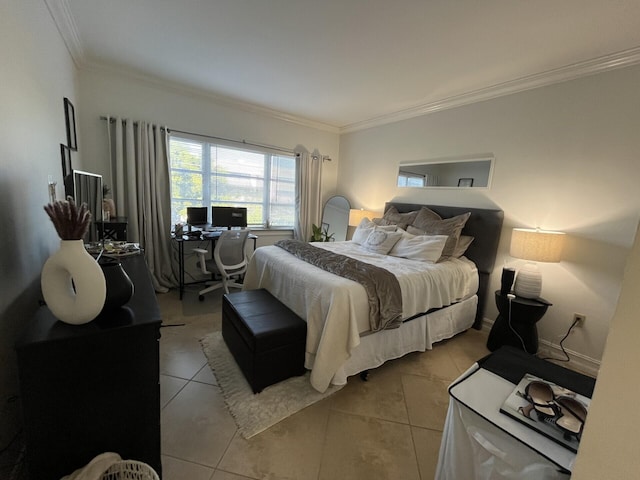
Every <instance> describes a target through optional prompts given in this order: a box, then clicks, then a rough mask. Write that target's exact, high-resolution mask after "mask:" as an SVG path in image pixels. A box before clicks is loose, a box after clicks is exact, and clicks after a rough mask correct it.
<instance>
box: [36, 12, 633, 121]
mask: <svg viewBox="0 0 640 480" xmlns="http://www.w3.org/2000/svg"><path fill="white" fill-rule="evenodd" d="M45 2H46V3H47V5H48V6H49V9H50V11H51V13H52V15H53V17H54V20H55V21H56V23H57V24H58V27H59V29H60V31H61V33H62V36H63V38H64V40H65V43H66V44H67V47H68V48H69V51H70V52H71V55H72V56H73V58H74V60H75V61H76V63H77V64H78V66H79V67H80V68H108V69H115V70H119V71H127V72H130V73H132V74H135V75H137V76H142V77H146V78H151V79H154V81H161V82H166V83H168V84H171V85H174V86H175V85H178V86H180V87H182V88H186V89H189V90H193V91H198V92H202V93H205V94H207V95H211V96H214V97H216V98H218V99H222V100H224V101H227V102H229V101H230V102H234V103H236V102H237V103H238V104H239V105H244V106H245V107H252V108H256V109H259V110H262V111H267V112H269V113H273V114H276V115H281V116H284V117H289V118H290V119H292V120H294V121H302V122H307V123H309V122H310V123H314V124H316V125H317V126H321V127H326V128H329V129H336V130H338V131H349V130H355V129H358V128H364V127H366V126H371V125H374V124H380V123H385V122H388V121H394V120H397V119H400V118H407V117H410V116H414V115H417V114H422V113H426V112H428V111H434V110H438V109H442V108H446V107H448V106H455V105H457V104H464V103H469V102H472V101H477V100H481V99H486V98H491V97H495V96H498V95H503V94H505V93H512V92H515V91H520V90H523V89H526V88H533V87H536V86H541V85H544V84H549V83H553V82H556V81H561V80H566V79H569V78H575V77H577V76H580V75H585V74H589V73H596V72H598V71H603V70H606V69H609V68H618V67H620V66H625V65H630V64H636V63H640V28H639V27H640V2H639V1H638V0H563V1H558V0H536V1H526V0H482V1H480V0H183V1H176V0H134V1H131V0H108V1H105V0H45Z"/></svg>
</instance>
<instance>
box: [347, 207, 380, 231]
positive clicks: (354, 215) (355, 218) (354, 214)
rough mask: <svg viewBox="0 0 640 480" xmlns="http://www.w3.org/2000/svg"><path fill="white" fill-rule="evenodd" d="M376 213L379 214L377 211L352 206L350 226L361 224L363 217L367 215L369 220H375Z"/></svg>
mask: <svg viewBox="0 0 640 480" xmlns="http://www.w3.org/2000/svg"><path fill="white" fill-rule="evenodd" d="M376 215H377V214H376V213H375V212H371V211H369V210H364V209H362V208H360V209H357V208H352V209H351V210H349V226H350V227H357V226H358V225H360V222H361V221H362V219H363V218H365V217H366V218H368V219H369V220H373V218H374V217H375V216H376Z"/></svg>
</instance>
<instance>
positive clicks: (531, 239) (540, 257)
mask: <svg viewBox="0 0 640 480" xmlns="http://www.w3.org/2000/svg"><path fill="white" fill-rule="evenodd" d="M564 238H565V234H564V233H563V232H552V231H548V230H538V229H536V230H534V229H528V228H514V229H513V233H512V235H511V248H510V252H509V253H510V255H511V256H512V257H515V258H522V259H524V260H529V261H528V262H527V263H526V264H525V265H524V266H523V267H522V268H521V269H520V270H519V271H518V273H517V275H516V280H515V283H514V286H513V291H514V293H515V294H516V295H517V296H519V297H524V298H538V297H539V296H540V293H541V291H542V275H541V274H540V270H539V269H538V266H537V265H536V263H535V262H548V263H557V262H559V261H560V259H561V257H562V246H563V244H564Z"/></svg>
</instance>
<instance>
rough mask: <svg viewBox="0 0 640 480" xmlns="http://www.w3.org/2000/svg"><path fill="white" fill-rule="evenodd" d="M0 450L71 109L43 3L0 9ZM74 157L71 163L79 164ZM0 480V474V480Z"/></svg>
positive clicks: (50, 240) (49, 247) (30, 0)
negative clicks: (66, 109)
mask: <svg viewBox="0 0 640 480" xmlns="http://www.w3.org/2000/svg"><path fill="white" fill-rule="evenodd" d="M0 64H1V65H2V74H1V78H2V88H0V112H1V114H0V225H2V227H1V230H0V272H1V273H2V274H1V275H0V292H2V293H1V294H0V446H5V445H7V444H8V442H9V440H10V439H11V438H12V437H13V435H14V434H15V429H16V428H17V422H18V415H17V413H16V412H15V409H16V408H17V405H18V404H17V403H9V404H8V403H7V399H8V398H9V397H11V396H13V395H17V394H18V386H17V365H16V356H15V351H14V343H15V341H16V338H17V337H18V336H19V335H20V332H21V331H22V329H23V328H24V325H26V324H27V322H29V320H30V318H31V316H32V315H33V312H34V311H35V310H36V308H37V307H38V300H39V298H40V270H41V269H42V265H43V264H44V262H45V260H46V259H47V258H48V256H49V254H50V253H51V252H52V251H53V250H55V249H56V248H57V246H58V242H59V238H58V236H57V234H56V232H55V229H54V228H53V224H52V223H51V222H50V221H49V219H48V217H47V215H46V213H45V212H44V210H43V206H44V205H46V204H47V203H48V202H49V196H48V192H47V183H48V175H52V176H53V177H54V180H55V181H57V182H58V191H57V193H58V198H61V197H62V196H63V194H64V190H63V189H62V188H61V185H62V167H61V160H60V144H61V143H66V133H65V132H66V130H65V119H64V107H63V98H64V97H68V98H70V99H71V101H72V102H74V103H76V102H77V99H76V95H75V68H74V65H73V62H72V60H71V57H70V56H69V54H68V52H67V50H66V48H65V46H64V43H63V42H62V40H61V38H60V35H59V34H58V31H57V29H56V27H55V25H54V23H53V20H52V19H51V16H50V14H49V11H48V10H47V7H46V5H45V3H44V2H43V1H42V0H9V1H6V0H3V1H2V3H1V4H0ZM78 158H79V156H78V154H76V153H74V159H76V160H77V159H78ZM0 476H2V472H0Z"/></svg>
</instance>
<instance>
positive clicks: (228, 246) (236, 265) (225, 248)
mask: <svg viewBox="0 0 640 480" xmlns="http://www.w3.org/2000/svg"><path fill="white" fill-rule="evenodd" d="M249 233H250V231H249V230H246V229H245V230H225V231H223V232H222V233H221V234H220V237H219V238H218V239H217V241H216V242H215V243H216V245H215V247H214V249H213V259H211V258H210V259H207V258H206V254H207V253H208V251H207V250H204V249H202V248H194V249H193V251H194V252H196V253H197V254H198V257H199V260H198V266H199V267H200V270H201V271H202V273H203V274H205V275H211V276H214V275H216V274H217V275H220V276H221V277H222V280H221V281H219V282H213V283H211V284H209V283H208V285H210V286H208V287H207V288H205V289H204V290H200V291H199V292H198V299H199V300H200V301H202V300H204V295H205V293H209V292H212V291H213V290H216V289H218V288H220V287H222V288H223V289H224V292H225V293H229V287H235V288H242V284H241V283H238V282H237V281H234V280H233V279H234V278H238V277H240V276H241V275H243V274H244V273H245V272H246V271H247V264H248V260H247V254H246V253H245V249H244V247H245V244H246V243H247V237H248V236H249Z"/></svg>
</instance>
